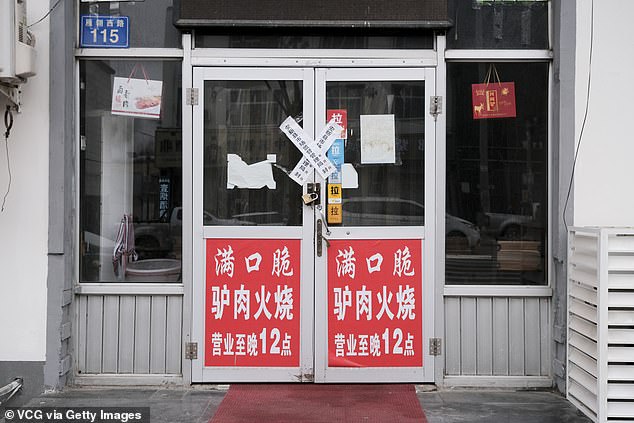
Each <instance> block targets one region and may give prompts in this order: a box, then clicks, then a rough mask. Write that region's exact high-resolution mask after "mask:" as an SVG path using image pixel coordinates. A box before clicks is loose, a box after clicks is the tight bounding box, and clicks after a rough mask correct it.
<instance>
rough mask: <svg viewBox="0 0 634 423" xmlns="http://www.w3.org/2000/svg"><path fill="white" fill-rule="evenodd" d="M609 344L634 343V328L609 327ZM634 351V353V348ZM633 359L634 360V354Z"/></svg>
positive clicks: (633, 350)
mask: <svg viewBox="0 0 634 423" xmlns="http://www.w3.org/2000/svg"><path fill="white" fill-rule="evenodd" d="M608 344H630V345H631V344H634V330H632V329H608ZM632 352H633V353H634V349H632ZM632 360H634V354H633V355H632Z"/></svg>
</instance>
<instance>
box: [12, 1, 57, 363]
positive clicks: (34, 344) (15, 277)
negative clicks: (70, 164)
mask: <svg viewBox="0 0 634 423" xmlns="http://www.w3.org/2000/svg"><path fill="white" fill-rule="evenodd" d="M4 2H8V0H4V1H3V3H4ZM49 7H50V3H49V2H48V1H29V2H28V5H27V21H28V22H35V21H36V20H38V19H39V18H41V17H42V16H44V15H45V14H46V13H47V12H48V10H49ZM49 23H50V20H49V19H45V20H43V21H42V22H41V23H39V24H38V25H35V26H33V27H32V28H30V30H31V31H32V32H33V33H34V35H35V39H36V40H37V45H36V50H37V55H36V58H35V68H36V70H37V75H36V76H35V77H32V78H29V80H28V82H27V83H25V84H24V85H22V87H21V91H22V112H21V113H19V114H18V113H16V112H13V117H14V121H13V128H12V129H11V132H10V134H9V141H8V145H5V139H4V132H5V126H4V120H1V119H0V122H1V123H0V128H1V132H0V204H1V203H2V201H3V199H4V196H5V194H7V195H6V203H5V204H4V210H3V211H2V212H0V234H1V235H0V268H1V269H2V276H1V282H0V310H2V315H3V316H8V318H9V319H10V320H9V321H10V323H9V324H3V325H2V329H0V336H1V339H2V341H0V361H45V360H46V359H47V357H46V322H47V303H46V301H47V283H46V280H47V274H48V254H49V251H48V230H49V221H48V217H49V214H48V212H49V207H50V204H49V192H48V190H49V172H48V170H49V145H50V143H49V82H50V76H49V63H50V62H49V50H50V49H49V45H50V42H49V40H50V25H49ZM3 29H4V28H3ZM7 105H8V102H7V101H6V97H5V96H4V95H1V94H0V113H1V114H2V116H4V112H5V110H6V106H7ZM6 147H8V150H9V154H8V156H7V152H6ZM7 165H10V167H11V184H10V189H9V173H8V170H7ZM52 253H53V254H56V253H57V251H53V252H52Z"/></svg>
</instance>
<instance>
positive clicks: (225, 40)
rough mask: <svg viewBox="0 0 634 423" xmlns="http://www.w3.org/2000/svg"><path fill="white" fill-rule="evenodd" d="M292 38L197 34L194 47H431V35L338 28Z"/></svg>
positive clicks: (267, 33)
mask: <svg viewBox="0 0 634 423" xmlns="http://www.w3.org/2000/svg"><path fill="white" fill-rule="evenodd" d="M293 31H294V33H293V35H289V34H288V30H287V31H286V32H284V33H278V32H274V31H267V30H266V29H263V30H260V31H257V32H255V31H249V30H245V31H241V32H240V34H226V33H225V34H217V33H203V32H199V33H197V34H196V47H197V48H289V49H290V48H292V49H309V48H320V49H430V48H432V47H433V34H432V32H431V31H429V32H427V33H420V34H416V35H414V34H412V35H402V34H398V35H396V34H390V32H389V30H383V31H382V32H381V34H360V33H359V31H356V32H350V31H345V30H341V29H328V30H327V32H328V34H326V35H324V34H323V32H324V31H322V32H321V33H316V32H314V30H313V32H308V31H305V30H300V29H294V30H293Z"/></svg>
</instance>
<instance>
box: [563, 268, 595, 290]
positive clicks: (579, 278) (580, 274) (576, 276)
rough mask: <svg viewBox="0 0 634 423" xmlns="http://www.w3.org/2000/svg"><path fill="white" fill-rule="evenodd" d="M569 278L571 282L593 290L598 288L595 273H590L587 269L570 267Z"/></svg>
mask: <svg viewBox="0 0 634 423" xmlns="http://www.w3.org/2000/svg"><path fill="white" fill-rule="evenodd" d="M569 277H570V279H572V280H573V281H575V282H579V283H582V284H584V285H587V286H592V287H594V288H596V287H597V286H599V280H598V278H597V273H596V271H594V272H592V271H589V270H587V269H581V268H578V267H572V268H571V271H570V276H569Z"/></svg>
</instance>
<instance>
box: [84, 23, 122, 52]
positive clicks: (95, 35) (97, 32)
mask: <svg viewBox="0 0 634 423" xmlns="http://www.w3.org/2000/svg"><path fill="white" fill-rule="evenodd" d="M129 23H130V21H129V18H128V17H127V16H94V15H87V16H82V17H81V41H80V46H81V47H99V48H128V47H129V35H130V25H129Z"/></svg>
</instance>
